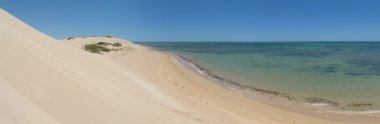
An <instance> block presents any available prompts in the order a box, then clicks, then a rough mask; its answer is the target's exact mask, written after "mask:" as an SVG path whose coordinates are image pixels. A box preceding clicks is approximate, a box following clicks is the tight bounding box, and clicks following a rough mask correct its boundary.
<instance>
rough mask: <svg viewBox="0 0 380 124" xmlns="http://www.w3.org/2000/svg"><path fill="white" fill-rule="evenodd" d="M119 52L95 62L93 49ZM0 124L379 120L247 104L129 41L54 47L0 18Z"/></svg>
mask: <svg viewBox="0 0 380 124" xmlns="http://www.w3.org/2000/svg"><path fill="white" fill-rule="evenodd" d="M99 41H102V42H108V43H115V42H119V43H121V44H122V48H123V49H122V50H118V51H110V52H107V53H104V54H94V53H89V52H86V51H84V50H83V49H82V47H83V45H85V44H91V43H95V42H99ZM0 43H1V45H0V50H1V51H0V58H1V61H0V124H126V123H130V124H150V123H155V124H187V123H189V124H196V123H208V124H235V123H236V124H348V123H352V124H363V123H373V124H376V123H379V122H380V118H378V117H369V116H359V115H348V114H331V113H317V112H308V111H303V110H294V109H290V108H286V107H282V106H274V105H269V104H265V103H262V102H259V101H257V100H254V99H250V98H247V97H246V96H244V95H242V94H240V93H239V92H236V91H232V90H228V89H225V88H223V87H221V86H218V85H216V84H215V83H213V82H211V81H209V80H207V79H204V78H203V77H202V76H200V75H198V74H197V73H195V72H193V71H190V70H189V69H187V68H185V67H184V66H183V65H181V63H180V62H178V60H177V59H176V58H175V57H173V56H171V55H169V54H165V53H161V52H157V51H154V50H151V49H148V48H146V47H143V46H139V45H136V44H133V43H132V42H130V41H127V40H123V39H117V38H107V37H85V38H83V37H77V38H74V39H71V40H67V39H64V40H61V41H58V40H56V39H53V38H51V37H49V36H47V35H45V34H43V33H41V32H39V31H37V30H35V29H34V28H32V27H30V26H28V25H27V24H25V23H23V22H22V21H20V20H18V19H17V18H15V17H13V16H12V15H10V14H9V13H7V12H6V11H4V10H0Z"/></svg>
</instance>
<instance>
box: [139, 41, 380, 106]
mask: <svg viewBox="0 0 380 124" xmlns="http://www.w3.org/2000/svg"><path fill="white" fill-rule="evenodd" d="M140 44H142V45H144V46H148V47H151V48H154V49H157V50H160V51H166V52H172V53H175V54H179V55H181V56H184V57H185V58H188V59H190V60H192V61H193V62H194V63H196V64H197V65H199V66H201V67H203V68H205V69H207V70H209V71H210V72H212V73H213V74H215V75H218V76H220V77H223V78H225V79H228V80H231V81H234V82H238V83H240V84H242V85H244V86H253V87H256V88H260V89H265V90H269V91H276V92H280V93H283V94H287V95H289V96H292V97H295V99H296V100H297V101H298V102H300V101H301V102H311V103H330V104H331V103H337V104H339V105H336V106H337V107H338V108H340V109H349V110H377V109H378V108H380V107H379V106H380V43H377V42H270V43H246V42H237V43H228V42H186V43H183V42H166V43H152V42H150V43H140ZM334 105H335V104H334Z"/></svg>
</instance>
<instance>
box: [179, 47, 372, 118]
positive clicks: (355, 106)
mask: <svg viewBox="0 0 380 124" xmlns="http://www.w3.org/2000/svg"><path fill="white" fill-rule="evenodd" d="M174 55H175V56H177V57H178V58H180V59H182V60H184V61H186V62H188V63H190V64H192V65H194V66H195V68H196V69H199V70H200V71H202V72H203V73H205V74H206V75H205V76H208V77H211V78H212V79H215V80H217V81H218V82H224V83H227V84H229V85H232V86H233V87H235V88H238V89H248V90H250V91H254V92H258V93H261V94H268V95H273V96H278V97H283V98H286V99H287V100H289V101H299V100H300V99H299V98H296V97H294V96H291V95H289V94H286V93H282V92H278V91H273V90H267V89H261V88H257V87H254V86H247V85H243V84H241V83H238V82H235V81H231V80H228V79H226V78H223V77H221V76H218V75H216V74H214V73H212V72H211V71H210V70H208V69H206V68H204V67H202V66H200V65H198V64H197V63H196V62H194V61H192V60H190V59H188V58H186V57H184V56H182V55H179V54H174ZM303 101H304V102H305V103H311V104H315V103H317V104H321V103H322V104H328V105H330V106H332V107H335V108H338V109H341V110H348V111H369V110H373V109H375V104H373V103H363V102H358V103H348V104H343V103H339V102H336V101H333V100H328V99H324V98H320V97H307V98H304V99H303Z"/></svg>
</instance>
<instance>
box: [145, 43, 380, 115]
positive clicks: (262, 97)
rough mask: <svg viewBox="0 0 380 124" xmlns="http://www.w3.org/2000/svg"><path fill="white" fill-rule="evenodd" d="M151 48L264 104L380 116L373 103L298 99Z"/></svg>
mask: <svg viewBox="0 0 380 124" xmlns="http://www.w3.org/2000/svg"><path fill="white" fill-rule="evenodd" d="M148 48H150V47H148ZM153 50H155V51H158V52H162V53H164V54H168V55H169V56H173V57H174V58H176V59H177V60H178V61H179V63H181V64H182V65H183V66H184V67H186V68H187V69H189V70H190V71H192V72H195V73H197V74H199V75H200V76H202V77H203V78H206V79H207V80H209V81H211V82H213V83H215V84H217V85H219V86H221V87H223V88H225V89H229V90H233V91H236V92H239V93H242V94H243V95H244V96H246V97H248V98H251V99H254V100H257V101H260V102H263V103H265V104H271V105H275V106H276V105H280V106H285V107H291V109H300V110H305V111H310V112H319V113H337V114H346V115H352V114H354V115H363V116H371V117H380V110H378V109H373V108H372V107H373V106H374V105H372V104H371V103H368V104H367V103H348V104H342V103H338V102H335V101H332V100H328V99H324V98H318V97H307V98H305V99H300V98H297V97H294V96H291V95H289V94H286V93H282V92H278V91H272V90H266V89H261V88H257V87H254V86H246V85H242V84H240V83H238V82H235V81H231V80H228V79H225V78H224V77H222V76H219V75H216V74H214V73H213V72H211V71H210V70H208V69H206V68H204V67H202V66H200V65H199V64H197V63H196V62H194V61H193V60H191V59H188V58H186V57H184V56H183V55H180V54H176V53H172V52H163V51H159V50H157V49H153ZM273 98H274V99H273ZM308 101H309V102H308ZM339 104H340V105H339ZM353 104H356V107H358V108H348V109H342V108H340V107H342V105H343V107H344V106H355V105H353ZM362 105H363V106H364V107H368V108H369V109H367V110H363V108H361V107H362ZM367 105H369V106H367Z"/></svg>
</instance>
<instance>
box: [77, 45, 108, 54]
mask: <svg viewBox="0 0 380 124" xmlns="http://www.w3.org/2000/svg"><path fill="white" fill-rule="evenodd" d="M83 48H84V50H85V51H88V52H91V53H97V54H102V53H101V52H109V51H111V49H109V48H107V47H104V46H100V45H97V44H86V45H84V47H83Z"/></svg>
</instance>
